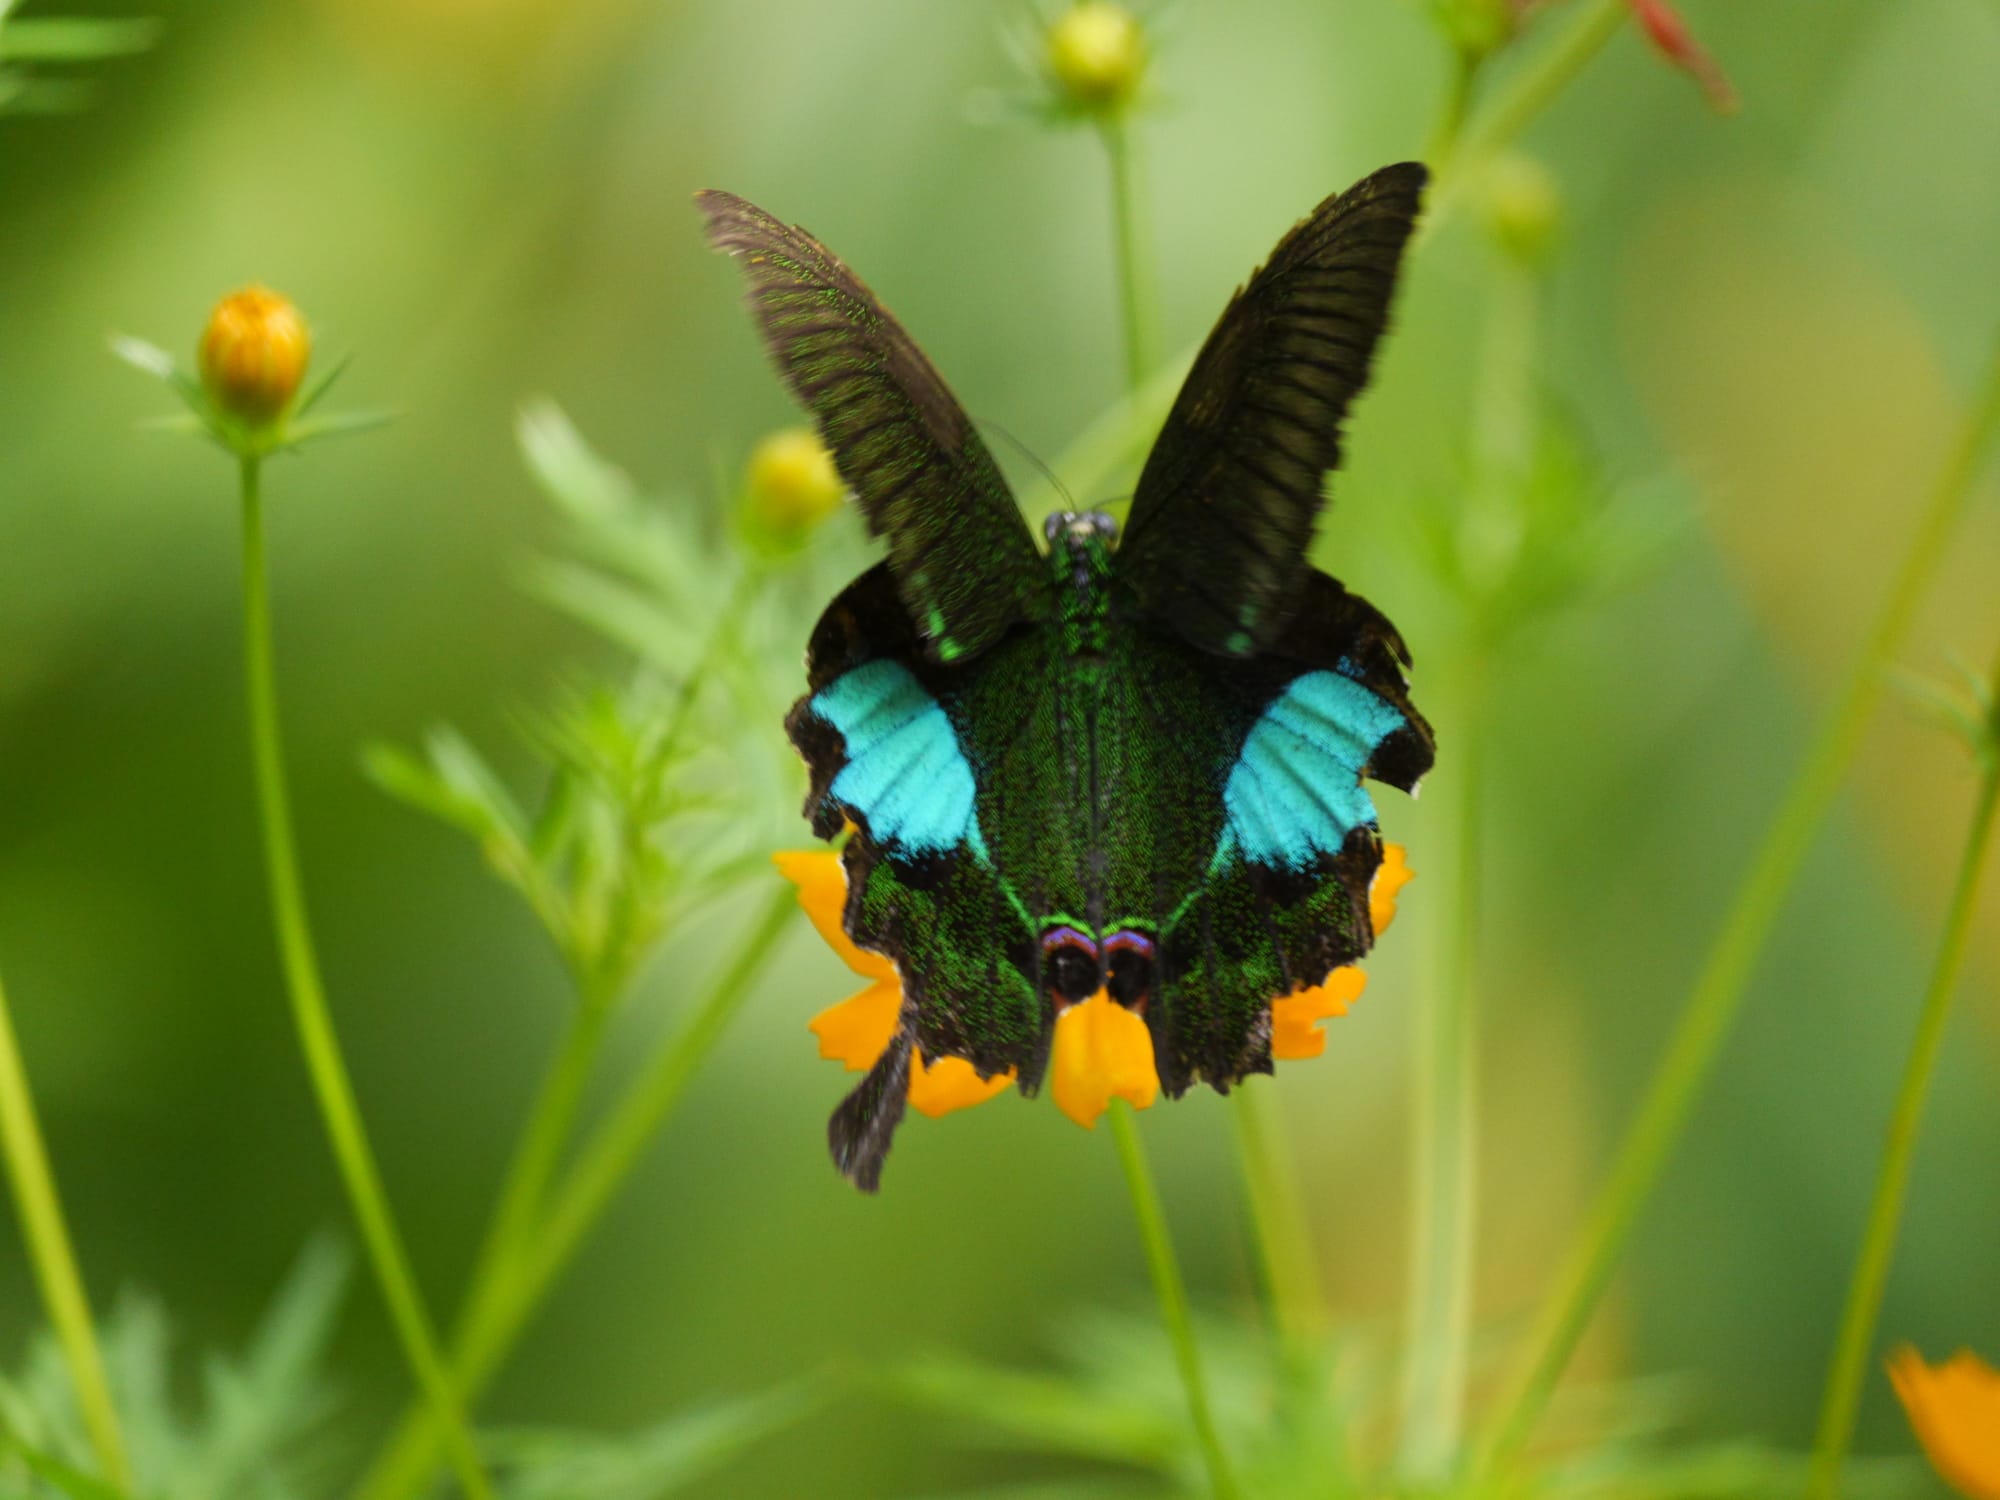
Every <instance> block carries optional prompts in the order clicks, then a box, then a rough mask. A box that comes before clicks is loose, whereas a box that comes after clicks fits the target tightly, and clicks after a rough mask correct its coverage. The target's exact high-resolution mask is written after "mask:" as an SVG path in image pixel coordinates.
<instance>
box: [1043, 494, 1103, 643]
mask: <svg viewBox="0 0 2000 1500" xmlns="http://www.w3.org/2000/svg"><path fill="white" fill-rule="evenodd" d="M1042 535H1043V536H1044V537H1045V538H1047V540H1048V544H1049V571H1050V572H1051V573H1053V574H1054V575H1055V581H1056V587H1057V588H1058V590H1060V592H1061V594H1062V596H1063V615H1064V617H1065V618H1066V619H1071V620H1076V621H1083V620H1088V619H1093V618H1096V617H1098V616H1101V614H1102V613H1103V601H1104V584H1105V581H1106V580H1107V579H1109V578H1110V576H1111V548H1112V544H1113V543H1114V542H1115V541H1116V540H1117V538H1118V523H1117V522H1116V521H1114V520H1112V519H1111V517H1109V516H1107V515H1106V514H1104V512H1103V511H1101V510H1085V511H1075V510H1059V511H1057V512H1055V513H1054V514H1053V515H1051V516H1050V517H1049V518H1048V520H1047V521H1046V522H1044V523H1043V525H1042Z"/></svg>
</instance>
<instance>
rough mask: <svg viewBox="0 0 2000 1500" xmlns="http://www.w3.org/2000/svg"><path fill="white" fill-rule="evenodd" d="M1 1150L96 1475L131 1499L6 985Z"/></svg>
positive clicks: (0, 993)
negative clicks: (99, 1473) (91, 1450)
mask: <svg viewBox="0 0 2000 1500" xmlns="http://www.w3.org/2000/svg"><path fill="white" fill-rule="evenodd" d="M0 1150H4V1152H5V1153H6V1157H7V1178H8V1181H9V1182H10V1183H11V1184H12V1185H13V1188H14V1204H15V1207H16V1208H17V1209H18V1210H19V1212H20V1215H21V1237H22V1239H23V1240H25V1241H26V1242H27V1246H28V1259H29V1260H30V1262H32V1264H33V1265H34V1268H35V1282H36V1284H37V1285H38V1286H39V1287H40V1288H41V1293H42V1308H43V1310H44V1311H45V1312H47V1313H48V1317H49V1322H50V1323H51V1324H52V1325H53V1326H54V1328H55V1331H56V1337H57V1339H58V1340H59V1341H60V1342H61V1344H62V1351H63V1358H64V1360H65V1361H66V1362H67V1363H68V1365H69V1378H70V1383H71V1384H72V1385H74V1386H75V1387H76V1404H77V1409H78V1410H79V1411H81V1412H82V1413H83V1425H84V1428H85V1430H86V1431H87V1432H88V1433H89V1434H90V1445H91V1447H93V1448H95V1449H96V1450H97V1463H98V1467H99V1468H100V1469H102V1470H103V1473H104V1477H105V1478H106V1479H107V1480H109V1481H110V1482H111V1484H112V1485H113V1486H114V1487H115V1488H117V1489H118V1490H119V1491H121V1492H123V1493H125V1494H130V1493H131V1491H132V1464H131V1461H130V1460H129V1459H128V1458H127V1457H126V1456H125V1435H124V1433H123V1431H122V1430H121V1429H120V1428H119V1425H118V1410H117V1407H116V1406H114V1405H113V1404H112V1400H111V1384H110V1382H109V1381H108V1380H106V1379H105V1375H104V1356H103V1355H102V1354H101V1353H100V1352H99V1351H98V1347H97V1329H96V1325H95V1324H94V1323H93V1322H92V1321H91V1316H90V1298H89V1296H88V1295H87V1294H86V1293H85V1291H84V1289H83V1274H82V1272H80V1271H79V1270H78V1269H77V1264H76V1252H75V1251H74V1250H73V1249H72V1248H71V1246H70V1238H69V1226H68V1224H67V1223H66V1222H65V1220H64V1218H63V1208H62V1199H61V1197H60V1196H59V1195H58V1194H57V1192H56V1178H55V1172H54V1170H53V1169H52V1168H51V1167H50V1165H49V1152H48V1147H47V1146H46V1145H45V1144H44V1143H43V1140H42V1127H41V1123H40V1121H39V1120H38V1119H37V1118H36V1115H35V1096H34V1094H33V1092H32V1091H31V1090H30V1089H29V1087H28V1070H27V1068H26V1067H25V1066H24V1065H23V1064H22V1061H21V1044H20V1041H19V1039H18V1038H17V1037H16V1036H15V1034H14V1017H13V1013H12V1012H11V1010H10V1009H9V1008H8V1005H7V990H6V987H5V986H4V985H0Z"/></svg>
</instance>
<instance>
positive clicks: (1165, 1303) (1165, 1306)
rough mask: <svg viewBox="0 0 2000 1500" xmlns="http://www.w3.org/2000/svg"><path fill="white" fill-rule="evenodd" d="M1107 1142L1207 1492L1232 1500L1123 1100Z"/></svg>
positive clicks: (1156, 1200)
mask: <svg viewBox="0 0 2000 1500" xmlns="http://www.w3.org/2000/svg"><path fill="white" fill-rule="evenodd" d="M1110 1114H1111V1138H1112V1140H1114V1141H1116V1142H1117V1144H1118V1164H1119V1166H1121V1167H1123V1168H1124V1169H1125V1186H1126V1187H1127V1188H1128V1189H1130V1190H1131V1194H1132V1214H1133V1217H1134V1218H1136V1219H1137V1220H1138V1221H1139V1239H1140V1242H1141V1243H1142V1244H1143V1245H1144V1246H1145V1249H1146V1265H1147V1268H1148V1269H1149V1270H1150V1271H1151V1272H1152V1273H1153V1291H1154V1293H1155V1294H1156V1295H1157V1296H1158V1297H1159V1299H1160V1318H1161V1320H1162V1321H1163V1322H1164V1323H1165V1324H1166V1325H1167V1337H1168V1339H1170V1340H1171V1341H1172V1343H1173V1346H1174V1361H1175V1363H1176V1364H1178V1365H1179V1366H1180V1372H1181V1385H1182V1387H1183V1388H1184V1389H1185V1390H1186V1391H1187V1403H1188V1416H1189V1418H1190V1419H1191V1420H1192V1421H1193V1423H1194V1435H1195V1441H1196V1442H1197V1443H1198V1444H1199V1445H1200V1447H1201V1458H1202V1463H1203V1465H1204V1466H1205V1467H1206V1468H1207V1470H1208V1483H1209V1488H1210V1489H1211V1490H1212V1491H1213V1492H1214V1494H1215V1496H1216V1500H1235V1497H1236V1496H1238V1495H1240V1494H1241V1493H1242V1491H1241V1490H1240V1489H1238V1488H1237V1484H1236V1476H1235V1474H1234V1473H1233V1472H1232V1471H1231V1470H1230V1467H1229V1458H1228V1456H1227V1455H1226V1454H1225V1453H1224V1452H1223V1451H1222V1439H1221V1437H1220V1436H1219V1435H1218V1434H1217V1432H1216V1430H1215V1415H1214V1413H1213V1412H1212V1411H1211V1410H1210V1409H1209V1405H1208V1383H1207V1381H1206V1380H1205V1379H1204V1378H1203V1376H1202V1370H1201V1350H1200V1348H1199V1347H1198V1346H1197V1345H1196V1344H1195V1339H1194V1319H1193V1317H1192V1316H1191V1315H1190V1313H1189V1312H1188V1299H1187V1286H1186V1284H1185V1283H1183V1282H1182V1280H1181V1268H1180V1262H1179V1261H1178V1260H1176V1259H1175V1257H1174V1242H1173V1239H1172V1237H1171V1236H1169V1235H1168V1233H1167V1217H1166V1214H1165V1213H1164V1212H1163V1211H1162V1210H1161V1208H1160V1194H1159V1190H1158V1189H1157V1188H1156V1187H1154V1185H1153V1174H1152V1171H1151V1170H1150V1169H1149V1168H1148V1167H1147V1165H1146V1149H1145V1146H1144V1144H1143V1143H1142V1142H1141V1141H1140V1139H1139V1126H1138V1122H1137V1121H1136V1120H1135V1119H1134V1111H1133V1109H1132V1107H1131V1106H1130V1105H1128V1104H1127V1103H1125V1101H1124V1100H1122V1099H1114V1100H1112V1101H1111V1111H1110Z"/></svg>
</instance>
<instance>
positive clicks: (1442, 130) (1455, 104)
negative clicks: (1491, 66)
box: [1424, 46, 1487, 174]
mask: <svg viewBox="0 0 2000 1500" xmlns="http://www.w3.org/2000/svg"><path fill="white" fill-rule="evenodd" d="M1486 57H1487V54H1486V53H1484V52H1479V51H1475V50H1474V49H1472V48H1470V47H1465V46H1454V47H1453V48H1452V49H1451V77H1450V78H1449V79H1448V80H1446V82H1445V94H1444V108H1443V109H1441V110H1439V111H1438V119H1437V124H1436V125H1434V126H1433V127H1432V128H1431V138H1430V141H1429V142H1428V144H1426V146H1425V147H1424V161H1425V162H1426V163H1428V164H1429V166H1430V169H1431V170H1432V171H1433V172H1436V173H1439V174H1442V173H1443V172H1444V171H1445V169H1446V168H1447V167H1448V166H1449V165H1450V163H1451V159H1452V157H1453V156H1454V155H1455V154H1456V153H1457V151H1458V145H1459V141H1460V139H1461V138H1462V137H1463V136H1464V134H1465V119H1466V116H1467V114H1468V113H1470V111H1471V109H1472V86H1473V84H1474V83H1475V82H1477V80H1478V78H1479V67H1480V64H1481V63H1483V62H1484V61H1485V60H1486Z"/></svg>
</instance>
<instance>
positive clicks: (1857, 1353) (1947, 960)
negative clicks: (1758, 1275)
mask: <svg viewBox="0 0 2000 1500" xmlns="http://www.w3.org/2000/svg"><path fill="white" fill-rule="evenodd" d="M1995 680H1996V681H2000V667H1996V668H1995ZM1996 807H2000V751H1996V750H1995V749H1994V748H1993V747H1991V746H1989V747H1988V750H1987V754H1986V768H1985V775H1984V776H1983V777H1982V779H1981V781H1980V784H1979V797H1978V801H1977V802H1976V803H1975V805H1974V808H1973V813H1972V826H1971V827H1970V829H1968V830H1967V832H1966V836H1965V853H1964V855H1963V856H1962V857H1961V858H1960V860H1959V864H1958V879H1957V882H1956V883H1955V884H1954V886H1953V888H1952V896H1951V906H1950V909H1949V912H1948V914H1947V915H1946V917H1945V924H1944V934H1943V936H1942V937H1941V938H1940V939H1939V941H1938V953H1937V962H1936V964H1935V965H1934V966H1933V968H1932V970H1931V979H1930V987H1929V988H1928V989H1927V990H1925V992H1924V1002H1923V1008H1922V1010H1921V1011H1920V1012H1919V1014H1918V1019H1917V1035H1916V1039H1915V1041H1914V1042H1913V1043H1912V1044H1911V1047H1910V1057H1909V1061H1908V1062H1907V1063H1906V1064H1904V1067H1903V1085H1902V1088H1901V1089H1900V1090H1899V1091H1898V1092H1897V1094H1896V1107H1895V1111H1894V1113H1893V1114H1892V1115H1891V1116H1890V1119H1889V1135H1888V1143H1887V1146H1886V1148H1885V1149H1884V1151H1883V1153H1882V1170H1881V1173H1880V1174H1879V1175H1878V1176H1877V1177H1876V1179H1875V1201H1874V1204H1873V1206H1872V1207H1871V1208H1870V1209H1869V1213H1868V1230H1867V1233H1866V1235H1865V1236H1864V1237H1863V1239H1862V1241H1861V1253H1860V1256H1859V1258H1858V1260H1857V1261H1856V1263H1855V1267H1854V1279H1853V1281H1852V1282H1851V1283H1850V1284H1849V1285H1848V1288H1847V1305H1846V1308H1845V1310H1844V1311H1843V1312H1842V1314H1841V1320H1840V1337H1839V1339H1838V1341H1837V1343H1836V1344H1835V1348H1834V1356H1833V1364H1832V1367H1831V1368H1830V1369H1829V1370H1828V1372H1827V1381H1826V1398H1825V1403H1824V1405H1823V1406H1822V1407H1821V1408H1820V1418H1819V1436H1818V1439H1817V1440H1816V1441H1815V1442H1814V1444H1813V1462H1812V1476H1811V1479H1810V1481H1809V1483H1808V1485H1807V1490H1806V1493H1807V1496H1808V1500H1834V1496H1835V1495H1836V1494H1837V1493H1838V1492H1839V1489H1840V1471H1841V1466H1842V1464H1843V1463H1844V1462H1845V1461H1846V1458H1847V1447H1848V1444H1849V1443H1850V1442H1851V1441H1852V1440H1853V1437H1854V1417H1855V1412H1856V1411H1857V1410H1858V1409H1859V1407H1860V1404H1861V1387H1862V1382H1863V1379H1864V1377H1865V1375H1866V1372H1867V1369H1868V1356H1869V1353H1870V1350H1871V1348H1872V1347H1873V1345H1874V1342H1875V1326H1876V1322H1877V1320H1878V1319H1879V1318H1880V1316H1881V1313H1882V1291H1883V1288H1884V1286H1885V1285H1886V1284H1887V1282H1888V1280H1889V1262H1890V1260H1891V1259H1892V1257H1893V1256H1894V1255H1895V1251H1896V1231H1897V1228H1898V1226H1899V1225H1900V1224H1901V1222H1902V1217H1903V1200H1904V1197H1905V1196H1906V1194H1907V1192H1908V1190H1909V1185H1910V1159H1911V1156H1912V1155H1913V1154H1914V1152H1915V1149H1916V1144H1917V1127H1918V1126H1919V1124H1921V1123H1922V1120H1923V1113H1924V1096H1925V1094H1926V1093H1927V1092H1928V1091H1929V1089H1930V1082H1931V1074H1932V1072H1933V1071H1934V1070H1935V1069H1936V1067H1937V1059H1938V1049H1939V1046H1940V1045H1941V1043H1942V1042H1943V1040H1944V1025H1945V1020H1946V1018H1947V1017H1948V1016H1949V1015H1950V1014H1951V999H1952V993H1953V991H1954V990H1955V989H1956V988H1957V985H1958V976H1959V971H1960V970H1961V969H1962V968H1963V967H1964V966H1965V952H1966V946H1967V943H1968V940H1969V939H1970V938H1971V936H1972V919H1973V917H1974V916H1975V914H1976V913H1977V911H1978V902H1979V879H1980V875H1981V874H1982V873H1983V871H1984V869H1985V865H1986V854H1987V850H1988V848H1989V846H1990V845H1991V843H1992V838H1993V815H1994V810H1995V808H1996Z"/></svg>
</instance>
